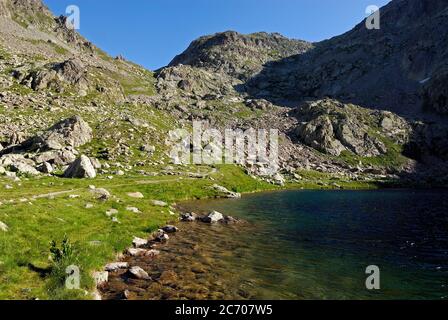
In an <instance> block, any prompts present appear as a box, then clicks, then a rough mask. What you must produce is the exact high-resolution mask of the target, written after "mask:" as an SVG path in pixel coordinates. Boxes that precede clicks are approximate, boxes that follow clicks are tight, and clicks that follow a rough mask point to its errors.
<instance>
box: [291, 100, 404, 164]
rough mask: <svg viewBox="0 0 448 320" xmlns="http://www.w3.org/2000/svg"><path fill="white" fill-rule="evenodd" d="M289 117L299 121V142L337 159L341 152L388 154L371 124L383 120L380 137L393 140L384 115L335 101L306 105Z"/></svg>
mask: <svg viewBox="0 0 448 320" xmlns="http://www.w3.org/2000/svg"><path fill="white" fill-rule="evenodd" d="M292 115H293V116H295V117H296V118H297V119H298V120H299V121H301V123H300V124H299V125H298V126H297V128H296V130H295V134H296V135H297V137H298V138H299V140H301V141H302V142H303V143H305V144H306V145H308V146H310V147H312V148H314V149H316V150H319V151H321V152H323V153H327V154H330V155H333V156H340V155H341V153H342V152H350V153H354V154H356V155H359V156H362V157H374V156H379V155H382V154H385V153H387V148H386V146H385V145H384V143H383V142H382V141H381V140H380V139H379V138H378V137H377V135H375V134H373V133H372V132H373V131H374V130H376V128H375V127H374V126H375V125H374V124H375V123H376V124H380V123H381V120H383V132H382V135H383V136H384V137H389V138H396V135H394V134H391V132H390V130H391V129H390V128H389V125H388V124H387V123H385V122H384V118H383V117H384V115H382V114H380V113H376V114H374V113H372V112H371V111H370V110H368V109H364V108H361V107H359V106H355V105H350V104H343V103H341V102H339V101H336V100H331V99H324V100H319V101H315V102H307V103H305V104H303V105H302V106H300V107H299V108H297V109H295V110H294V111H293V112H292ZM394 117H396V118H398V116H394ZM382 118H383V119H382ZM397 123H398V121H397ZM403 134H405V132H403ZM398 142H401V143H403V141H397V143H398Z"/></svg>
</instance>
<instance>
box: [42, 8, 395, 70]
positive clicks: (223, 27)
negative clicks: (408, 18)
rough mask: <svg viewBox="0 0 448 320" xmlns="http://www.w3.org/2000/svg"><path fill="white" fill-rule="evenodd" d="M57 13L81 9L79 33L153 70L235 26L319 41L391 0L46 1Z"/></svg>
mask: <svg viewBox="0 0 448 320" xmlns="http://www.w3.org/2000/svg"><path fill="white" fill-rule="evenodd" d="M44 2H45V4H46V5H47V6H48V7H49V8H50V9H51V10H52V11H53V13H54V14H55V15H61V14H65V11H66V8H67V6H69V5H76V6H78V7H79V9H80V30H79V32H80V33H81V34H82V35H83V36H85V37H86V38H87V39H88V40H89V41H91V42H93V43H94V44H95V45H97V46H98V47H100V48H101V49H103V50H105V51H106V52H107V53H109V54H110V55H112V56H117V55H119V54H121V55H123V56H124V57H125V58H126V59H128V60H131V61H133V62H136V63H138V64H140V65H143V66H145V67H146V68H149V69H151V70H155V69H158V68H160V67H163V66H165V65H167V64H168V63H169V62H170V61H171V60H172V59H173V58H174V57H175V56H176V55H177V54H179V53H181V52H182V51H184V50H185V49H186V48H187V47H188V45H189V44H190V43H191V42H192V41H193V40H195V39H196V38H198V37H200V36H203V35H207V34H213V33H216V32H222V31H227V30H234V31H237V32H240V33H245V34H246V33H252V32H259V31H266V32H279V33H281V34H283V35H285V36H287V37H289V38H294V39H302V40H307V41H313V42H314V41H321V40H324V39H328V38H331V37H333V36H336V35H339V34H341V33H344V32H346V31H348V30H350V29H351V28H353V27H354V26H355V25H356V24H357V23H359V22H360V21H361V20H362V19H364V18H365V17H366V13H365V11H366V8H367V7H368V6H369V5H377V6H378V7H381V6H383V5H385V4H387V3H388V2H389V0H128V1H123V0H44Z"/></svg>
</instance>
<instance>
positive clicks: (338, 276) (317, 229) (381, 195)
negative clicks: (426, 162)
mask: <svg viewBox="0 0 448 320" xmlns="http://www.w3.org/2000/svg"><path fill="white" fill-rule="evenodd" d="M189 205H190V206H191V207H194V208H195V209H197V210H203V211H207V210H217V211H220V212H222V213H224V214H227V215H232V216H236V217H240V218H243V219H245V220H247V221H249V223H250V225H251V226H253V227H251V228H248V229H247V230H246V229H245V227H241V228H239V231H232V232H231V233H229V232H227V233H226V232H225V231H223V230H221V229H219V228H218V229H217V230H216V233H218V232H223V235H221V237H217V238H218V239H221V238H224V239H226V238H225V237H227V239H229V241H228V242H229V243H232V250H230V253H227V254H226V255H225V256H223V257H222V258H221V261H222V264H223V266H224V265H225V266H226V270H231V274H232V277H234V278H237V277H240V279H239V280H238V281H236V282H237V283H238V285H239V286H241V288H240V289H239V290H242V289H244V287H246V290H247V291H248V292H249V293H250V298H253V299H447V298H448V212H447V208H448V192H447V191H437V190H436V191H410V190H386V191H286V192H275V193H263V194H255V195H248V196H245V197H243V199H240V200H213V201H198V202H194V203H193V204H189ZM230 237H231V239H230ZM212 241H213V240H211V239H210V240H207V242H212ZM221 242H223V241H222V240H221ZM224 242H227V241H224ZM219 246H220V245H219V244H216V247H219ZM223 248H225V246H224V245H223V247H222V248H221V249H216V251H219V250H223ZM226 252H227V251H226ZM369 265H377V266H378V267H379V268H380V271H381V274H380V276H381V277H380V282H381V289H380V290H367V289H366V287H365V280H366V278H367V275H366V274H365V270H366V267H367V266H369Z"/></svg>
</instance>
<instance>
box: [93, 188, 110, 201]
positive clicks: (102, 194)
mask: <svg viewBox="0 0 448 320" xmlns="http://www.w3.org/2000/svg"><path fill="white" fill-rule="evenodd" d="M90 193H92V194H93V195H94V196H95V197H96V198H97V199H98V200H107V199H109V198H110V197H111V194H110V192H109V191H107V190H106V189H104V188H95V189H91V190H90Z"/></svg>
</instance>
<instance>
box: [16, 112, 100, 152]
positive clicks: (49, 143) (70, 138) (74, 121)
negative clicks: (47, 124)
mask: <svg viewBox="0 0 448 320" xmlns="http://www.w3.org/2000/svg"><path fill="white" fill-rule="evenodd" d="M91 140H92V129H91V128H90V127H89V125H88V124H87V122H85V121H84V120H83V119H82V118H81V117H80V116H73V117H71V118H68V119H65V120H62V121H60V122H58V123H56V124H55V125H54V126H52V127H51V128H50V129H48V130H47V131H45V132H44V133H42V134H40V135H37V136H34V137H32V138H31V139H29V140H27V141H25V142H23V143H22V144H21V146H20V147H21V148H22V149H25V150H26V151H46V150H61V149H63V148H64V147H73V148H76V147H80V146H82V145H84V144H86V143H89V142H90V141H91Z"/></svg>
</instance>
